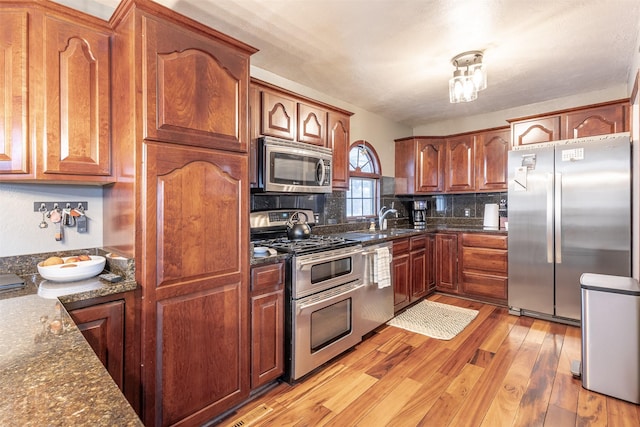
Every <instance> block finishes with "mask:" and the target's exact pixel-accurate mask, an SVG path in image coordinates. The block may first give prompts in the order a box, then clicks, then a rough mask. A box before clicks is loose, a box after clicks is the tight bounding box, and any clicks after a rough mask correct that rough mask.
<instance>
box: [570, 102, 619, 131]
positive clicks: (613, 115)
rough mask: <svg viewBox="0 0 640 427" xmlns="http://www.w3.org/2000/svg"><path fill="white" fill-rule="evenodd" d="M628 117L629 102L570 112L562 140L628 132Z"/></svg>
mask: <svg viewBox="0 0 640 427" xmlns="http://www.w3.org/2000/svg"><path fill="white" fill-rule="evenodd" d="M628 115H629V103H628V102H627V101H624V102H621V103H615V104H608V105H603V106H595V107H591V108H586V109H580V110H576V111H571V112H568V113H566V114H565V115H564V123H563V127H562V139H573V138H582V137H586V136H597V135H606V134H609V133H618V132H626V131H628V130H629V126H628V123H629V117H628Z"/></svg>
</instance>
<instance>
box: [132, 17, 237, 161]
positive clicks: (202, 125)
mask: <svg viewBox="0 0 640 427" xmlns="http://www.w3.org/2000/svg"><path fill="white" fill-rule="evenodd" d="M141 24H142V28H143V29H144V31H145V43H144V44H143V46H144V56H145V58H146V61H144V63H145V64H146V69H145V73H144V74H143V78H144V81H143V85H144V87H145V91H144V100H145V103H144V104H145V105H146V110H145V123H146V126H145V131H146V132H145V135H144V137H145V138H146V139H152V140H157V141H168V142H175V143H180V144H186V145H197V146H201V147H207V148H219V149H224V150H229V151H242V152H244V151H247V150H248V145H247V141H248V128H247V123H248V116H247V110H248V107H247V105H248V95H247V93H248V81H247V75H248V72H249V71H248V70H249V61H248V59H247V58H246V57H244V56H243V55H238V54H237V52H236V49H235V48H234V47H233V46H229V44H228V42H227V41H226V40H224V39H222V38H211V37H208V36H207V35H202V34H200V33H198V32H196V31H193V30H191V29H189V28H184V26H182V25H181V24H180V23H175V22H172V21H170V20H167V19H158V18H155V17H153V16H150V15H143V16H142V17H141Z"/></svg>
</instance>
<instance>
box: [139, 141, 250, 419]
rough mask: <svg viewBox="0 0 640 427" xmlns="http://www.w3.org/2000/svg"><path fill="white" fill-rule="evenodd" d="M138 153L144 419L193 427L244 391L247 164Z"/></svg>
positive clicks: (229, 157) (203, 154)
mask: <svg viewBox="0 0 640 427" xmlns="http://www.w3.org/2000/svg"><path fill="white" fill-rule="evenodd" d="M143 150H144V158H145V159H146V162H145V165H144V172H145V176H144V179H145V183H146V187H145V189H144V191H145V197H144V200H145V202H146V203H145V209H144V210H143V212H144V218H143V222H144V224H145V227H144V230H145V234H144V238H143V239H141V248H142V249H141V251H142V257H143V259H144V263H142V264H143V265H142V267H141V273H140V274H141V275H142V276H143V279H142V282H143V283H144V287H143V297H144V298H143V302H142V304H143V306H142V309H143V325H144V332H143V333H144V337H145V339H144V345H143V349H142V360H143V362H144V363H145V369H144V370H143V386H144V387H145V388H146V389H151V390H154V391H155V393H150V394H148V395H145V396H146V398H147V401H146V405H145V408H146V409H147V413H146V419H153V420H156V422H155V424H156V425H168V424H172V423H175V422H180V421H185V422H188V423H189V424H202V423H203V422H205V421H206V420H208V419H211V418H212V417H214V416H215V415H218V414H219V413H220V412H221V411H223V410H226V409H228V408H230V407H232V406H233V405H234V404H237V403H240V402H241V401H242V400H243V399H245V398H246V397H247V396H248V393H249V380H250V376H249V351H248V349H249V338H248V331H249V324H248V309H249V304H248V301H249V295H248V287H249V286H248V278H249V268H248V265H249V260H248V252H249V250H248V247H247V246H248V241H249V233H248V221H246V218H247V217H248V199H249V197H248V194H247V191H248V186H247V185H245V183H246V177H247V176H248V173H247V156H246V155H242V154H233V153H229V152H223V151H215V150H209V149H203V148H195V147H184V146H180V145H174V144H161V143H149V142H147V143H144V144H143Z"/></svg>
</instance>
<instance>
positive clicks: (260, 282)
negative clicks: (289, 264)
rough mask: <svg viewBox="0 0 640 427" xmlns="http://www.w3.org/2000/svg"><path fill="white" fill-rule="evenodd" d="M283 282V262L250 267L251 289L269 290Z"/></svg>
mask: <svg viewBox="0 0 640 427" xmlns="http://www.w3.org/2000/svg"><path fill="white" fill-rule="evenodd" d="M283 283H284V266H283V263H278V264H270V265H264V266H261V267H253V268H252V269H251V291H252V292H254V291H260V290H271V289H273V288H277V287H280V286H282V284H283Z"/></svg>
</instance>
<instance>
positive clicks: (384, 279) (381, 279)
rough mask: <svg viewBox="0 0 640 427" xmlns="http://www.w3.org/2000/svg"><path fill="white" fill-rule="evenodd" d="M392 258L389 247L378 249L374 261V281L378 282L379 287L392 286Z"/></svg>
mask: <svg viewBox="0 0 640 427" xmlns="http://www.w3.org/2000/svg"><path fill="white" fill-rule="evenodd" d="M390 258H391V256H390V254H389V248H378V249H376V256H375V258H374V261H373V262H374V268H373V281H374V283H377V284H378V288H379V289H382V288H386V287H387V286H391V271H390V268H389V263H390V261H391V260H390Z"/></svg>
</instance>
